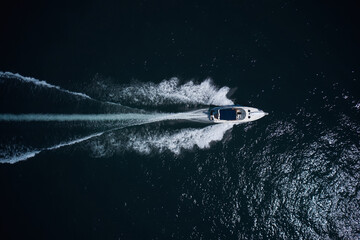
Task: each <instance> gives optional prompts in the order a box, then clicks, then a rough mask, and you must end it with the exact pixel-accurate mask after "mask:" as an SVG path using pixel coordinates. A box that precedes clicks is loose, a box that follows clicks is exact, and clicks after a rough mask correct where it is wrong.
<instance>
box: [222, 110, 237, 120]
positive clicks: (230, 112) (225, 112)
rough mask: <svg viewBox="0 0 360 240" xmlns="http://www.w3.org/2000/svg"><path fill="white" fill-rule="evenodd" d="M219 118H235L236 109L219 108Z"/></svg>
mask: <svg viewBox="0 0 360 240" xmlns="http://www.w3.org/2000/svg"><path fill="white" fill-rule="evenodd" d="M220 120H236V110H235V109H231V108H228V109H221V110H220Z"/></svg>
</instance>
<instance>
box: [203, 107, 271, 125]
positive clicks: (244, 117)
mask: <svg viewBox="0 0 360 240" xmlns="http://www.w3.org/2000/svg"><path fill="white" fill-rule="evenodd" d="M225 114H226V116H225ZM222 115H224V116H222ZM266 115H268V113H266V112H264V111H263V110H260V109H257V108H253V107H244V106H237V105H233V106H223V107H215V108H213V109H211V110H210V111H209V120H210V121H212V122H214V123H233V124H239V123H247V122H252V121H256V120H259V119H260V118H263V117H264V116H266Z"/></svg>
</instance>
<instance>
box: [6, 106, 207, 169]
mask: <svg viewBox="0 0 360 240" xmlns="http://www.w3.org/2000/svg"><path fill="white" fill-rule="evenodd" d="M204 110H205V109H200V110H197V111H192V112H188V113H173V114H161V113H156V114H132V113H131V114H69V115H66V114H18V115H16V114H0V121H28V122H30V121H127V122H123V126H121V127H118V128H115V129H111V130H108V131H103V132H98V133H95V134H91V135H89V136H86V137H82V138H78V139H75V140H71V141H68V142H63V143H60V144H57V145H54V146H51V147H46V148H41V149H35V150H30V151H27V152H22V153H16V154H15V155H13V156H7V157H5V158H3V159H0V163H10V164H13V163H16V162H19V161H24V160H26V159H29V158H32V157H34V156H35V155H37V154H39V153H40V152H42V151H46V150H54V149H58V148H61V147H64V146H70V145H74V144H77V143H80V142H83V141H86V140H89V139H91V138H95V137H99V136H101V135H103V134H104V133H106V132H111V131H114V130H118V129H121V128H125V127H128V126H135V125H142V124H146V123H151V122H158V121H165V120H179V119H187V120H194V119H198V120H204V119H207V115H206V114H204Z"/></svg>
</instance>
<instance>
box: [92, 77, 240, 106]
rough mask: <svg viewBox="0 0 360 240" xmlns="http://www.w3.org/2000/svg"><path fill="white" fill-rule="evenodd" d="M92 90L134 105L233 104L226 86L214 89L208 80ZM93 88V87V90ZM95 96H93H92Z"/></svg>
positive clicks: (172, 80)
mask: <svg viewBox="0 0 360 240" xmlns="http://www.w3.org/2000/svg"><path fill="white" fill-rule="evenodd" d="M98 84H99V85H98V86H96V88H104V89H103V90H104V92H105V94H104V95H103V96H102V98H105V99H111V100H112V101H114V102H121V103H123V104H125V105H136V106H138V105H139V106H166V105H176V104H180V105H184V104H186V105H219V106H220V105H233V104H234V102H233V101H231V100H230V99H228V98H227V97H226V96H227V94H228V93H229V91H230V88H229V87H226V86H225V87H222V88H220V89H219V88H217V87H216V86H215V85H214V84H213V82H212V80H211V79H206V80H204V81H203V82H201V83H199V84H197V83H194V82H193V81H189V82H187V83H185V84H180V80H179V79H178V78H171V79H169V80H163V81H162V82H160V83H158V84H156V83H152V82H146V83H142V82H135V83H132V84H130V85H125V86H124V85H120V86H118V85H114V84H111V83H110V85H107V84H105V83H104V84H100V83H98ZM94 88H95V87H94ZM95 94H96V93H95Z"/></svg>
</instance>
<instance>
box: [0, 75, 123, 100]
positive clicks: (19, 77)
mask: <svg viewBox="0 0 360 240" xmlns="http://www.w3.org/2000/svg"><path fill="white" fill-rule="evenodd" d="M0 78H4V79H17V80H18V81H21V82H25V83H31V84H34V85H36V86H40V87H46V88H53V89H57V90H59V91H60V92H64V93H68V94H71V95H73V96H77V97H81V98H84V99H89V100H93V101H97V102H102V103H107V104H111V105H118V106H122V105H121V104H119V103H114V102H111V101H105V102H103V101H100V100H97V99H94V98H92V97H90V96H89V95H87V94H85V93H81V92H74V91H70V90H67V89H63V88H61V87H60V86H56V85H53V84H50V83H48V82H46V81H43V80H38V79H36V78H32V77H24V76H22V75H20V74H18V73H12V72H2V71H0Z"/></svg>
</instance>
